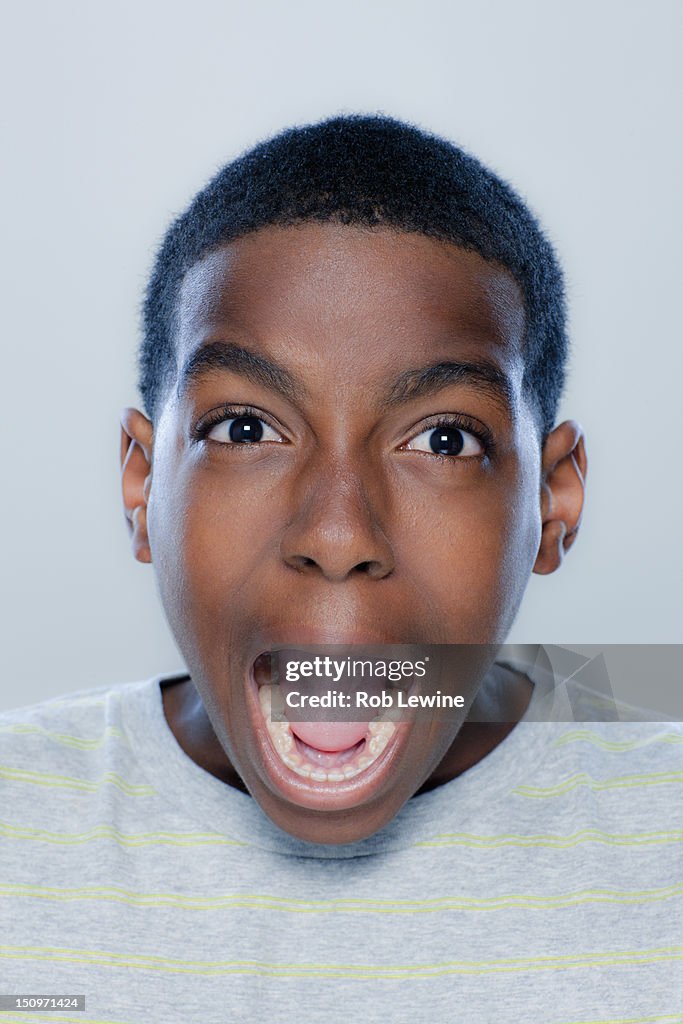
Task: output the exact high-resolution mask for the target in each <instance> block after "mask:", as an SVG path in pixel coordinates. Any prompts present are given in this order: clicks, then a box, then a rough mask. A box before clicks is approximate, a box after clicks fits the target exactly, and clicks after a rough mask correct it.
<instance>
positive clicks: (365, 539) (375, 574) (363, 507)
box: [281, 463, 394, 582]
mask: <svg viewBox="0 0 683 1024" xmlns="http://www.w3.org/2000/svg"><path fill="white" fill-rule="evenodd" d="M296 490H298V492H299V493H298V496H297V497H296V498H295V502H296V514H295V515H294V518H293V519H292V520H291V521H290V523H289V525H288V526H287V528H286V530H285V531H284V534H283V536H282V542H281V552H282V557H283V559H284V561H285V563H286V564H287V565H289V566H291V568H293V569H296V570H298V571H299V572H307V573H312V574H316V573H317V574H321V575H322V576H323V577H324V578H325V579H327V580H329V581H331V582H342V581H343V580H346V579H348V578H350V577H351V576H354V575H359V574H360V575H366V576H368V577H370V578H371V579H384V578H385V577H386V576H388V575H389V574H390V573H391V572H393V570H394V554H393V550H392V546H391V544H390V542H389V540H388V538H387V536H386V534H385V532H384V530H383V529H382V526H381V524H380V522H379V519H378V516H377V511H378V506H379V505H381V504H382V501H381V494H380V493H379V487H378V483H377V478H376V477H375V479H374V481H373V487H372V491H373V500H371V498H370V495H369V494H368V490H367V488H366V487H365V486H364V484H363V481H362V480H361V477H360V475H359V473H358V472H357V471H354V469H353V468H351V467H343V466H342V465H340V464H339V463H337V464H334V465H330V466H328V467H326V468H323V467H321V466H320V465H318V466H314V467H310V469H309V472H308V473H307V479H306V480H301V481H300V486H299V487H298V488H297V489H296Z"/></svg>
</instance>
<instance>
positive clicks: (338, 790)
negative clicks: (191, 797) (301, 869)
mask: <svg viewBox="0 0 683 1024" xmlns="http://www.w3.org/2000/svg"><path fill="white" fill-rule="evenodd" d="M246 691H247V705H248V708H249V715H250V718H251V723H252V726H253V729H254V734H255V736H256V738H257V741H258V744H259V748H260V754H261V763H262V764H263V767H264V769H265V773H266V775H267V777H268V783H269V788H270V789H271V790H272V789H275V790H276V791H277V793H278V795H280V796H281V797H283V798H284V799H286V800H287V801H288V802H290V803H293V804H297V805H299V806H300V807H306V808H309V809H311V810H318V811H342V810H347V809H349V808H352V807H357V806H359V805H360V804H364V803H367V802H369V801H370V800H372V799H373V798H376V797H377V796H378V795H379V794H380V793H381V790H382V789H383V787H384V785H385V783H386V781H387V780H388V778H389V776H391V775H392V774H394V763H395V762H396V760H397V759H398V758H399V756H400V754H401V751H402V749H403V747H404V746H405V743H406V739H407V735H408V731H409V729H410V723H409V722H398V723H397V725H396V731H395V733H394V735H393V736H392V737H391V739H390V741H389V743H388V744H387V746H386V747H385V748H384V750H383V751H382V753H381V754H380V755H379V757H378V758H377V760H376V761H373V763H372V764H371V765H369V766H368V767H367V768H366V769H364V770H363V771H362V772H360V773H359V774H358V775H354V776H353V777H352V778H350V779H345V780H344V781H343V782H342V781H340V782H330V781H324V782H323V781H319V780H316V779H311V778H304V777H302V776H301V775H298V774H297V773H296V772H294V771H292V770H291V768H289V767H288V766H287V765H286V764H284V762H283V761H282V760H281V759H280V757H279V756H278V754H277V753H276V751H275V749H274V747H273V744H272V741H271V738H270V735H269V733H268V729H267V728H266V724H265V722H264V719H263V714H262V712H261V706H260V703H259V698H258V683H257V682H256V679H255V677H254V670H253V663H252V665H251V667H250V669H249V674H248V682H247V687H246Z"/></svg>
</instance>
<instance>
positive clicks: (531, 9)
mask: <svg viewBox="0 0 683 1024" xmlns="http://www.w3.org/2000/svg"><path fill="white" fill-rule="evenodd" d="M682 14H683V5H681V4H680V3H678V2H673V0H649V2H647V3H645V2H638V3H636V2H624V0H590V2H588V0H578V2H574V3H572V4H560V3H548V2H547V0H521V2H516V3H509V2H507V0H488V2H486V0H479V2H477V3H476V4H473V3H469V2H468V3H464V2H453V0H449V2H447V3H446V2H444V3H440V2H435V0H422V2H420V3H407V2H397V0H392V2H381V3H379V2H374V3H373V2H370V3H369V4H368V3H363V2H360V0H346V2H345V3H343V4H342V3H330V4H320V3H319V2H315V3H314V2H296V0H295V2H293V3H290V4H282V3H276V2H272V0H271V2H263V0H261V2H259V0H256V2H253V3H249V4H247V3H240V4H236V3H225V2H221V3H218V2H210V0H198V2H196V3H193V4H189V3H178V2H172V0H171V2H164V3H162V2H161V0H152V2H145V0H119V2H117V3H116V4H110V5H105V4H92V3H86V2H85V0H71V2H69V0H66V2H61V3H59V4H48V3H47V2H46V0H41V2H38V3H35V2H34V3H31V2H28V3H26V4H24V5H18V4H15V5H12V8H11V10H10V9H8V10H6V12H5V16H4V19H3V21H4V25H3V39H2V42H1V43H0V47H1V48H2V52H0V69H1V72H0V73H1V74H2V78H3V81H2V97H3V101H2V102H3V132H2V135H3V141H4V143H5V149H6V155H5V156H4V157H3V162H2V171H1V174H2V190H1V193H0V194H1V195H2V208H3V224H2V238H3V246H2V250H3V251H2V261H3V263H2V274H1V277H0V280H1V281H2V286H3V297H2V314H1V315H2V331H3V340H2V368H3V373H2V378H3V400H2V403H1V407H2V424H1V443H2V465H3V500H2V506H1V508H2V596H1V601H2V607H1V608H0V612H1V615H0V622H1V623H2V652H3V673H2V682H1V683H0V707H11V706H15V705H20V704H26V703H30V702H33V701H35V700H39V699H41V698H43V697H47V696H51V695H55V694H59V693H62V692H66V691H69V690H74V689H80V688H83V687H89V686H98V685H102V684H105V683H109V682H114V681H124V680H128V679H135V678H142V677H145V676H148V675H152V674H154V673H156V672H160V671H164V670H167V669H173V668H176V667H178V666H179V665H180V658H179V655H178V654H177V652H176V650H175V648H174V645H173V642H172V640H171V638H170V636H169V634H168V631H167V628H166V626H165V623H164V620H163V615H162V612H161V610H160V607H159V603H158V600H157V597H156V593H155V585H154V579H153V571H152V569H151V568H150V567H143V566H140V565H138V564H137V563H135V562H134V561H133V558H132V556H131V555H130V553H129V549H128V544H127V534H126V530H125V527H124V523H123V516H122V512H121V504H120V497H119V489H118V413H119V410H120V408H122V407H123V406H124V405H127V404H135V403H136V402H137V396H136V389H135V372H134V371H135V346H136V343H137V337H138V308H139V303H140V299H141V294H142V289H143V287H144V282H145V277H146V274H147V271H148V269H149V265H150V261H151V258H152V254H153V251H154V249H155V247H156V244H157V242H158V240H159V238H160V236H161V233H162V232H163V230H164V228H165V226H166V225H167V223H168V221H169V219H170V218H171V216H172V215H174V214H175V213H178V212H180V210H181V209H182V208H183V207H184V205H185V204H186V203H187V201H188V200H189V199H190V197H191V195H192V194H193V192H194V191H195V190H196V189H197V188H198V187H200V186H201V185H202V184H203V183H204V182H205V181H206V179H207V178H208V177H209V176H210V175H211V174H212V173H213V172H214V171H215V170H216V169H217V168H218V167H219V166H220V165H221V164H222V163H223V162H225V161H226V160H227V159H230V158H231V157H233V156H235V155H236V154H237V153H238V152H239V151H241V150H242V149H243V148H245V147H246V146H249V145H251V144H253V143H254V142H255V141H257V140H258V139H260V138H262V137H264V136H266V135H268V134H270V133H272V132H274V131H276V130H278V129H280V128H282V127H284V126H286V125H289V124H292V123H296V122H299V123H301V122H305V121H309V120H315V119H318V118H321V117H324V116H327V115H330V114H332V113H335V112H338V111H356V110H360V111H377V110H380V111H384V112H386V113H391V114H394V115H397V116H400V117H404V118H407V119H410V120H413V121H415V122H417V123H419V124H421V125H422V126H424V127H426V128H428V129H431V130H435V131H437V132H440V133H442V134H444V135H446V136H448V137H450V138H452V139H454V140H456V141H458V142H459V143H461V144H462V145H464V146H465V147H466V148H468V149H470V150H472V151H473V152H474V153H476V154H477V155H478V156H479V157H481V158H482V159H483V160H484V161H486V162H487V163H489V164H490V165H491V166H492V167H493V168H494V169H495V170H497V171H498V172H499V173H501V174H502V175H503V176H504V177H506V178H508V180H510V181H511V182H512V183H513V184H514V185H515V186H516V187H517V188H518V189H519V190H520V191H521V192H522V194H523V195H525V196H526V197H527V198H528V199H529V200H530V202H531V205H532V207H533V208H534V209H535V211H536V212H537V213H538V214H539V216H540V217H541V220H542V221H543V223H544V224H545V226H546V228H547V230H548V232H549V234H550V236H551V238H552V239H553V240H554V242H555V243H556V245H557V247H558V249H559V252H560V255H561V257H562V259H563V262H564V265H565V268H566V272H567V281H568V287H569V299H570V308H571V328H572V337H573V340H574V353H573V359H572V366H571V377H570V383H569V388H568V391H567V395H566V399H565V401H564V404H563V409H562V414H563V415H573V416H575V417H577V418H578V419H579V420H580V421H581V422H582V423H583V425H584V427H585V429H586V431H587V434H588V440H589V457H590V473H589V497H588V505H587V511H586V518H585V521H584V525H583V528H582V535H581V537H580V539H579V541H578V543H577V545H576V546H575V548H574V550H573V551H572V553H571V556H570V557H569V559H568V560H567V562H566V563H565V565H564V567H563V568H562V569H561V570H560V571H559V572H558V573H557V574H556V575H555V576H551V577H543V578H541V577H535V578H533V579H532V581H531V584H530V587H529V590H528V593H527V596H526V600H525V604H524V606H523V609H522V611H521V613H520V616H519V618H518V621H517V623H516V625H515V628H514V631H513V634H512V636H511V637H510V640H511V641H514V642H530V643H533V642H537V641H543V642H551V643H558V644H594V645H595V644H597V645H601V644H607V643H613V644H617V643H678V642H680V641H681V639H682V637H681V629H680V622H681V600H680V584H681V579H682V578H683V572H682V571H681V570H682V568H683V566H682V558H681V542H680V536H679V534H680V528H681V507H682V505H683V502H682V501H681V498H682V494H681V471H680V443H681V440H680V439H681V407H682V403H681V399H680V392H679V386H680V385H679V381H680V379H681V370H682V367H681V348H682V346H681V331H680V315H679V307H680V299H679V292H680V277H681V257H680V243H679V238H680V235H681V210H682V204H681V198H680V194H681V193H680V187H681V181H682V180H683V174H682V170H683V168H682V167H681V164H682V160H681V155H682V148H683V147H682V145H681V130H680V109H681V107H680V101H681V70H680V68H681V62H680V58H679V54H680V45H681V21H682Z"/></svg>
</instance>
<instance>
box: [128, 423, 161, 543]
mask: <svg viewBox="0 0 683 1024" xmlns="http://www.w3.org/2000/svg"><path fill="white" fill-rule="evenodd" d="M153 439H154V429H153V427H152V424H151V422H150V420H148V419H147V417H146V416H144V415H143V414H142V413H141V412H139V411H138V410H137V409H124V411H123V413H122V415H121V488H122V492H123V508H124V513H125V516H126V522H127V524H128V529H129V530H130V534H131V541H132V545H133V554H134V555H135V557H136V559H137V560H138V562H151V561H152V552H151V550H150V546H149V536H148V532H147V502H148V501H149V493H150V488H151V486H152V447H153Z"/></svg>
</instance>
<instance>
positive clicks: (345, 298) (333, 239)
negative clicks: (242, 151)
mask: <svg viewBox="0 0 683 1024" xmlns="http://www.w3.org/2000/svg"><path fill="white" fill-rule="evenodd" d="M524 328H525V314H524V303H523V298H522V295H521V291H520V288H519V286H518V285H517V283H516V282H515V281H514V279H513V278H512V277H511V275H510V274H509V273H508V272H507V271H506V270H505V269H504V268H502V267H500V266H498V265H496V264H493V263H490V262H488V261H486V260H484V259H483V258H482V257H481V256H479V255H478V254H477V253H475V252H471V251H466V250H464V249H461V248H459V247H456V246H454V245H451V244H449V243H446V242H441V241H438V240H434V239H431V238H427V237H426V236H424V235H419V234H416V233H415V234H414V233H407V232H401V231H395V230H392V229H389V228H373V229H368V228H362V227H357V226H349V225H339V224H331V223H324V224H316V223H306V224H302V225H296V226H287V227H279V226H278V227H268V228H264V229H262V230H260V231H258V232H254V233H253V234H250V235H247V236H245V237H243V238H241V239H238V240H237V241H235V242H232V243H230V244H227V245H225V246H223V247H221V248H220V249H218V250H216V251H215V252H213V253H211V254H209V255H207V256H206V257H204V258H203V259H202V260H200V261H199V262H198V263H197V264H195V266H194V267H192V268H191V269H190V271H189V272H188V273H187V275H186V276H185V279H184V281H183V284H182V287H181V291H180V296H179V304H178V331H177V335H176V344H177V348H178V357H179V362H180V363H181V364H182V362H183V361H184V360H185V359H186V358H187V357H188V356H189V355H190V354H191V353H192V352H193V351H194V350H196V349H197V348H198V347H201V346H202V345H203V344H206V343H208V342H210V341H213V340H216V339H218V338H220V339H223V338H225V336H226V332H228V333H230V335H231V338H234V337H235V336H239V338H238V340H240V341H241V342H243V341H248V343H249V344H251V345H252V346H256V347H258V348H259V349H261V348H262V349H265V350H266V351H270V352H272V350H273V347H276V348H277V349H278V352H280V353H282V351H283V350H288V354H289V356H290V357H291V359H292V361H293V362H294V363H296V362H297V361H301V363H302V368H304V369H305V368H306V367H308V368H310V366H311V363H310V358H311V356H312V355H313V356H315V357H316V359H317V357H318V356H324V357H325V358H332V357H333V356H335V355H337V356H338V357H339V359H340V361H343V362H344V363H345V365H347V366H348V362H349V359H348V357H349V355H352V354H355V355H358V356H359V357H360V363H361V364H363V365H365V366H366V367H367V369H368V371H369V372H371V371H372V368H373V366H374V365H377V366H378V367H379V366H380V365H381V364H382V363H384V362H386V361H389V362H391V363H395V361H396V358H397V357H401V356H406V357H408V358H409V357H410V356H411V355H413V354H414V355H415V356H417V355H418V352H419V350H420V349H421V348H425V347H426V348H428V349H429V348H434V346H436V347H437V348H440V349H442V350H443V351H442V356H443V357H446V356H447V355H448V354H452V352H450V350H451V349H452V347H453V345H455V346H456V347H457V348H458V349H459V350H460V354H461V355H466V356H467V357H468V358H472V357H476V356H477V355H481V354H482V350H485V353H486V354H487V355H488V356H493V358H494V360H495V361H496V362H499V363H500V364H505V365H508V366H509V364H510V363H511V362H514V361H516V359H517V360H518V359H519V358H520V357H521V353H522V343H523V337H524ZM229 340H231V339H229ZM425 354H430V355H432V354H433V353H432V352H429V353H425ZM343 356H346V358H345V359H343V358H342V357H343ZM356 362H357V363H358V360H356Z"/></svg>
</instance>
